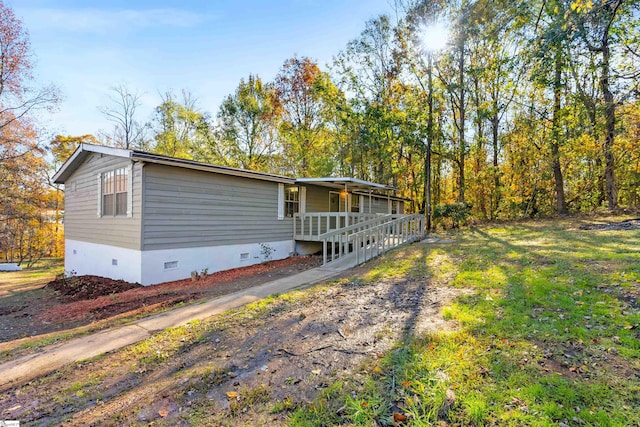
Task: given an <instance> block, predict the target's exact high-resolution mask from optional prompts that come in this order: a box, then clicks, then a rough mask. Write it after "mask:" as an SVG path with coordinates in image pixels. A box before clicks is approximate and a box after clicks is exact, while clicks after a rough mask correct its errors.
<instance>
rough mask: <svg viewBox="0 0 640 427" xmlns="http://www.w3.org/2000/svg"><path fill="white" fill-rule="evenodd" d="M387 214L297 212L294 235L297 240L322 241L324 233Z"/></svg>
mask: <svg viewBox="0 0 640 427" xmlns="http://www.w3.org/2000/svg"><path fill="white" fill-rule="evenodd" d="M386 216H388V215H386V214H375V213H353V212H307V213H296V214H294V215H293V236H294V239H295V240H306V241H316V242H318V241H321V239H320V236H321V235H322V234H325V233H328V232H331V231H337V230H342V229H344V228H345V227H351V226H353V225H357V224H360V223H364V222H368V221H370V220H374V219H378V218H382V217H386Z"/></svg>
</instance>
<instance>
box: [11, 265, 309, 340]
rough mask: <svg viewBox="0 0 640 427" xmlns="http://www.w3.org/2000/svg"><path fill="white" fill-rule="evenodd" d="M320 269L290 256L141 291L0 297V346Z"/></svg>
mask: <svg viewBox="0 0 640 427" xmlns="http://www.w3.org/2000/svg"><path fill="white" fill-rule="evenodd" d="M320 264H321V259H320V257H317V256H304V257H292V258H287V259H284V260H279V261H270V262H267V263H263V264H257V265H254V266H249V267H243V268H237V269H233V270H227V271H221V272H218V273H215V274H211V275H209V276H207V277H206V278H200V279H198V280H196V281H193V280H191V279H186V280H179V281H174V282H168V283H163V284H160V285H154V286H146V287H145V286H141V285H139V284H135V283H128V282H124V281H115V280H111V279H106V278H103V277H96V276H79V277H72V278H70V279H65V280H56V281H53V282H50V283H48V284H46V285H44V286H40V287H38V288H36V289H28V290H24V291H17V292H12V293H9V294H8V295H7V296H4V297H2V298H0V342H7V341H12V340H15V339H18V338H24V337H31V336H35V335H42V334H47V333H52V332H61V331H66V330H69V329H73V328H77V327H80V326H86V325H91V324H94V323H96V322H98V321H104V320H106V319H111V318H113V317H115V316H120V317H121V316H123V315H130V316H135V315H140V314H146V313H149V312H152V311H157V310H160V309H164V308H167V307H172V306H174V305H176V304H179V303H184V302H188V301H194V300H199V299H203V298H215V297H217V296H221V295H226V294H229V293H233V292H236V291H239V290H242V289H246V288H250V287H253V286H257V285H260V284H263V283H266V282H269V281H272V280H276V279H278V278H281V277H285V276H289V275H292V274H296V273H299V272H302V271H305V270H307V269H309V268H314V267H317V266H319V265H320Z"/></svg>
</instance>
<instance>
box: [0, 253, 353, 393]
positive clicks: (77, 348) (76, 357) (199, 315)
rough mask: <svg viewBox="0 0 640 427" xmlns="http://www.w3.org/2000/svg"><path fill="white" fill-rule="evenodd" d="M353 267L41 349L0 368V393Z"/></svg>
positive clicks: (317, 271) (349, 263) (345, 264)
mask: <svg viewBox="0 0 640 427" xmlns="http://www.w3.org/2000/svg"><path fill="white" fill-rule="evenodd" d="M345 258H347V257H345ZM354 266H355V257H354V258H353V260H348V259H344V260H341V262H340V263H339V264H333V263H332V264H328V265H326V266H322V267H318V268H314V269H311V270H307V271H304V272H302V273H298V274H296V275H293V276H289V277H285V278H282V279H278V280H274V281H273V282H268V283H265V284H263V285H260V286H256V287H253V288H250V289H245V290H243V291H240V292H236V293H233V294H229V295H225V296H223V297H219V298H215V299H212V300H209V301H206V302H204V303H201V304H193V305H189V306H186V307H182V308H179V309H175V310H171V311H167V312H165V313H162V314H158V315H155V316H150V317H148V318H145V319H141V320H138V321H135V322H133V323H131V324H129V325H126V326H121V327H117V328H113V329H108V330H105V331H101V332H98V333H95V334H92V335H87V336H84V337H80V338H76V339H73V340H70V341H67V342H64V343H61V344H55V345H51V346H48V347H45V348H44V349H42V351H39V352H38V353H35V354H30V355H27V356H24V357H21V358H18V359H15V360H11V361H9V362H6V363H3V364H1V365H0V391H4V390H7V389H8V388H10V387H12V386H14V385H16V384H18V383H21V382H24V381H28V380H30V379H33V378H35V377H37V376H40V375H44V374H47V373H49V372H52V371H54V370H56V369H58V368H60V367H62V366H64V365H66V364H68V363H72V362H77V361H80V360H85V359H89V358H91V357H95V356H98V355H100V354H102V353H105V352H108V351H113V350H118V349H120V348H122V347H125V346H128V345H131V344H134V343H136V342H138V341H142V340H144V339H146V338H149V337H150V336H151V335H152V334H153V333H154V332H157V331H161V330H164V329H167V328H171V327H176V326H180V325H184V324H186V323H188V322H190V321H192V320H201V319H206V318H208V317H211V316H215V315H216V314H220V313H223V312H225V311H227V310H230V309H232V308H236V307H240V306H242V305H245V304H248V303H250V302H254V301H257V300H259V299H262V298H265V297H267V296H269V295H272V294H276V293H277V294H281V293H284V292H287V291H290V290H293V289H298V288H302V287H305V286H310V285H313V284H315V283H318V282H321V281H323V280H326V279H329V278H331V277H334V276H336V275H338V274H339V273H341V272H342V271H344V270H347V269H349V268H351V267H354Z"/></svg>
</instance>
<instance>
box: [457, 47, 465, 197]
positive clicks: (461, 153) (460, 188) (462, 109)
mask: <svg viewBox="0 0 640 427" xmlns="http://www.w3.org/2000/svg"><path fill="white" fill-rule="evenodd" d="M465 43H466V40H465V36H464V35H463V36H462V40H461V42H460V56H459V57H458V71H459V79H460V94H459V102H460V129H459V132H460V135H459V136H460V147H458V148H459V152H458V168H459V172H460V175H459V176H458V202H460V203H464V185H465V183H464V161H465V155H466V149H465V148H466V144H465V140H464V126H465V105H464V98H465V90H464V87H465V86H464V46H465Z"/></svg>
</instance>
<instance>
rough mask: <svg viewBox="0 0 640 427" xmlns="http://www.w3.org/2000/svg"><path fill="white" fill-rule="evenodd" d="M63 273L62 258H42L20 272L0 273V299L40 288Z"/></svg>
mask: <svg viewBox="0 0 640 427" xmlns="http://www.w3.org/2000/svg"><path fill="white" fill-rule="evenodd" d="M63 271H64V260H63V259H62V258H44V259H41V260H40V261H38V262H36V263H35V264H34V265H33V266H32V267H31V268H28V269H26V268H25V269H23V270H22V271H2V272H0V297H1V296H3V295H7V294H9V293H13V292H20V291H27V290H29V289H33V288H36V287H38V286H41V285H43V284H45V283H47V282H49V281H51V280H53V279H55V277H56V275H58V274H60V273H62V272H63Z"/></svg>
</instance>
